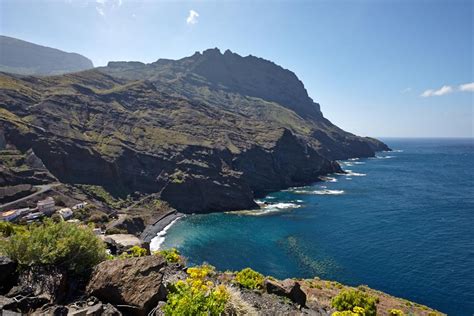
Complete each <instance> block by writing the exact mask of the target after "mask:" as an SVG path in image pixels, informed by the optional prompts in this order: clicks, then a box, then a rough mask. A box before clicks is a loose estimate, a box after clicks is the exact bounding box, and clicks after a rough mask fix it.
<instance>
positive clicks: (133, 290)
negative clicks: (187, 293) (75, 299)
mask: <svg viewBox="0 0 474 316" xmlns="http://www.w3.org/2000/svg"><path fill="white" fill-rule="evenodd" d="M165 269H166V261H165V260H164V259H163V258H162V257H161V256H147V257H140V258H130V259H124V260H111V261H105V262H102V263H101V264H99V265H98V266H97V267H96V268H95V269H94V271H93V273H92V277H91V279H90V281H89V284H88V285H87V290H86V291H87V293H88V294H89V295H92V296H95V297H97V298H99V299H100V300H103V301H105V302H109V303H112V304H115V305H128V306H129V308H128V312H129V313H130V315H131V314H135V315H146V313H147V312H148V311H150V310H151V309H152V308H153V307H155V306H156V305H157V304H158V301H159V300H164V299H165V298H166V293H167V291H166V288H165V285H164V283H163V275H164V274H165Z"/></svg>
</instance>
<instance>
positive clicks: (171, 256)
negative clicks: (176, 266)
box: [154, 248, 183, 263]
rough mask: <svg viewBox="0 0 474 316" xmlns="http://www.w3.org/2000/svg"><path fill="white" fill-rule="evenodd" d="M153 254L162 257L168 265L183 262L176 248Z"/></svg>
mask: <svg viewBox="0 0 474 316" xmlns="http://www.w3.org/2000/svg"><path fill="white" fill-rule="evenodd" d="M154 253H155V254H159V255H161V256H163V257H164V258H165V260H166V262H168V263H181V262H182V261H183V259H182V257H181V255H180V254H179V251H178V250H177V249H176V248H170V249H164V250H159V251H156V252H154Z"/></svg>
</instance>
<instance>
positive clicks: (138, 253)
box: [119, 245, 148, 258]
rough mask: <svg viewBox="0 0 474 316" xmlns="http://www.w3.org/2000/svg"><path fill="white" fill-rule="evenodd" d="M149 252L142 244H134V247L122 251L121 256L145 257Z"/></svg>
mask: <svg viewBox="0 0 474 316" xmlns="http://www.w3.org/2000/svg"><path fill="white" fill-rule="evenodd" d="M147 254H148V251H147V250H146V249H145V248H142V247H140V246H136V245H135V246H133V247H132V248H130V249H128V250H127V252H124V253H122V254H121V255H120V256H119V258H136V257H144V256H146V255H147Z"/></svg>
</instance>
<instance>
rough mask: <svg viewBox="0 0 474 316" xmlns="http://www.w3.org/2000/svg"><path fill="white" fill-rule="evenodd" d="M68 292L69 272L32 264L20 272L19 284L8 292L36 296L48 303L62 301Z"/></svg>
mask: <svg viewBox="0 0 474 316" xmlns="http://www.w3.org/2000/svg"><path fill="white" fill-rule="evenodd" d="M66 294H67V274H66V272H65V271H63V270H61V269H59V268H57V267H51V266H32V267H29V268H28V269H26V270H23V271H21V272H20V274H19V276H18V282H17V286H15V287H13V288H12V289H11V290H10V292H9V293H8V294H7V296H8V297H14V296H17V295H21V296H29V297H35V298H37V299H38V300H40V301H44V302H47V303H57V302H60V301H61V300H62V299H63V298H64V297H65V295H66Z"/></svg>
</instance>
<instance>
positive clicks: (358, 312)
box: [331, 306, 366, 316]
mask: <svg viewBox="0 0 474 316" xmlns="http://www.w3.org/2000/svg"><path fill="white" fill-rule="evenodd" d="M365 315H366V313H365V309H363V308H362V307H359V306H356V307H354V308H353V309H352V311H343V312H334V313H332V315H331V316H365Z"/></svg>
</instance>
